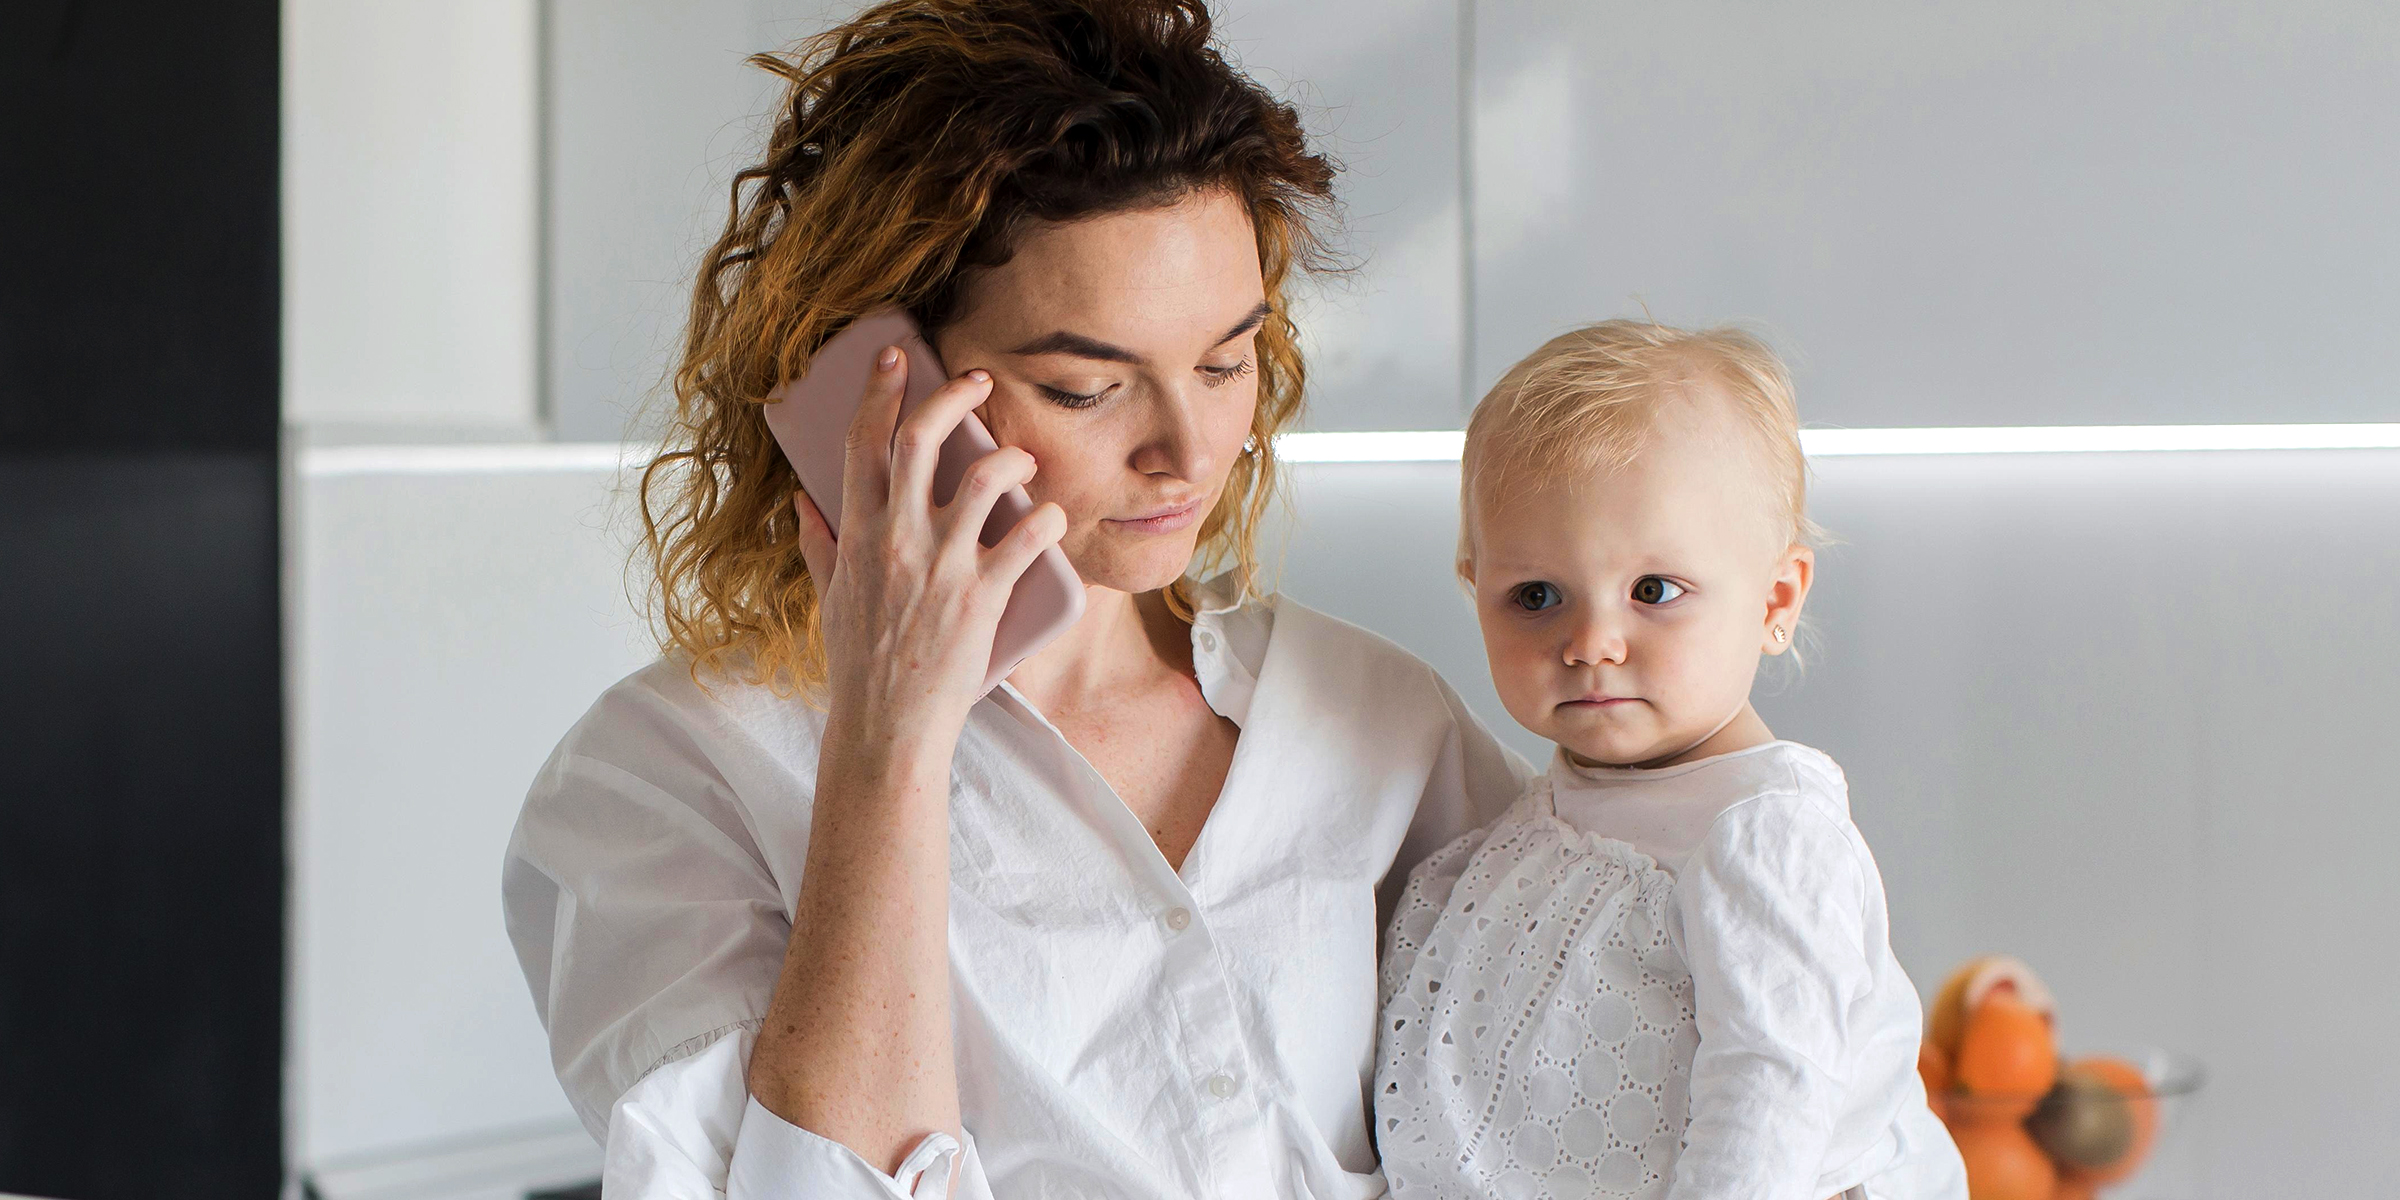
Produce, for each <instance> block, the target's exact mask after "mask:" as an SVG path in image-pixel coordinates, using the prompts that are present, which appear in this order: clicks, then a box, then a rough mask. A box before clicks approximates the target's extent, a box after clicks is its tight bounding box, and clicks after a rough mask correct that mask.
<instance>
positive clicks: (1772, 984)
mask: <svg viewBox="0 0 2400 1200" xmlns="http://www.w3.org/2000/svg"><path fill="white" fill-rule="evenodd" d="M1867 878H1868V876H1867V873H1866V872H1865V871H1864V870H1863V869H1862V867H1861V864H1860V863H1859V861H1858V850H1857V848H1856V847H1855V846H1854V845H1853V843H1852V841H1851V839H1850V838H1848V837H1847V836H1845V830H1844V826H1843V825H1842V824H1841V823H1840V822H1838V821H1837V820H1836V819H1835V818H1834V817H1833V816H1831V815H1830V814H1828V813H1826V812H1824V811H1823V810H1822V809H1820V808H1819V807H1817V806H1816V805H1814V804H1813V803H1811V802H1810V801H1809V800H1807V799H1806V798H1805V797H1800V796H1790V795H1772V796H1762V797H1758V798H1756V799H1752V800H1749V801H1745V802H1743V803H1742V804H1739V805H1736V806H1734V807H1733V808H1731V809H1728V810H1727V811H1726V812H1725V813H1724V814H1723V815H1721V816H1719V817H1718V818H1717V820H1716V822H1715V824H1714V825H1713V826H1712V827H1711V828H1710V830H1709V833H1708V836H1707V837H1706V838H1705V839H1704V840H1703V841H1702V843H1701V845H1700V846H1699V847H1698V848H1697V849H1696V850H1694V851H1693V853H1692V855H1691V856H1690V858H1688V859H1687V860H1686V861H1685V865H1684V868H1683V870H1682V872H1681V873H1680V874H1679V875H1678V877H1677V880H1676V887H1675V901H1674V907H1675V920H1676V922H1677V926H1678V929H1677V933H1678V935H1679V938H1680V940H1681V943H1682V947H1683V954H1684V960H1685V963H1686V965H1687V966H1688V967H1689V968H1690V970H1691V976H1692V1006H1693V1009H1694V1015H1695V1018H1696V1024H1697V1026H1698V1029H1699V1034H1700V1042H1699V1046H1698V1048H1697V1049H1696V1050H1695V1051H1694V1052H1693V1056H1692V1078H1691V1093H1690V1095H1691V1123H1690V1125H1689V1126H1688V1127H1687V1129H1686V1131H1685V1134H1684V1149H1683V1154H1682V1156H1681V1157H1680V1158H1678V1159H1677V1160H1676V1165H1675V1184H1674V1187H1673V1189H1672V1190H1671V1191H1669V1192H1668V1197H1669V1200H1822V1198H1821V1196H1820V1195H1819V1194H1818V1193H1819V1191H1820V1188H1819V1179H1818V1175H1819V1172H1820V1171H1822V1170H1823V1169H1824V1167H1825V1165H1826V1164H1825V1156H1826V1154H1827V1150H1828V1147H1829V1146H1830V1144H1831V1142H1832V1140H1833V1136H1834V1131H1835V1126H1836V1122H1837V1121H1838V1120H1839V1119H1840V1114H1841V1111H1842V1108H1843V1102H1844V1099H1845V1097H1846V1095H1847V1093H1848V1090H1849V1086H1850V1083H1851V1080H1850V1075H1851V1073H1852V1072H1851V1066H1850V1062H1851V1057H1852V1056H1851V1055H1850V1053H1849V1049H1850V1033H1851V1031H1850V1029H1849V1016H1850V1012H1851V1009H1852V1006H1853V1004H1854V1002H1855V1001H1856V1000H1857V999H1858V998H1859V997H1861V996H1863V995H1865V994H1866V993H1867V992H1868V991H1869V990H1870V989H1871V988H1872V987H1873V984H1874V979H1873V968H1872V966H1871V964H1870V960H1869V958H1868V955H1867V948H1866V927H1867V915H1866V909H1867V905H1866V895H1865V890H1864V889H1865V888H1866V886H1867ZM1852 1182H1856V1181H1852Z"/></svg>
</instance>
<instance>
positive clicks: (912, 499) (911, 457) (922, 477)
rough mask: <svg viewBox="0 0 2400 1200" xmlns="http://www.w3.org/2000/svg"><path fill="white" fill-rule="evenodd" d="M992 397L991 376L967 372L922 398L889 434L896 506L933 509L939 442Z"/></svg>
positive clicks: (939, 460) (939, 451) (892, 488)
mask: <svg viewBox="0 0 2400 1200" xmlns="http://www.w3.org/2000/svg"><path fill="white" fill-rule="evenodd" d="M991 394H992V377H991V375H989V374H988V373H986V372H983V371H969V372H967V373H966V374H964V375H961V376H959V377H958V378H956V379H953V380H951V381H950V382H948V383H945V384H943V385H942V386H941V387H939V388H937V389H935V390H934V393H933V394H932V395H930V396H927V397H925V399H924V400H922V401H920V402H919V403H918V404H917V407H916V408H915V409H914V410H913V411H911V412H910V413H909V414H908V416H907V417H905V418H903V419H902V420H901V422H900V428H899V430H898V431H897V432H895V433H894V434H893V435H892V479H891V497H892V501H893V502H894V503H895V504H898V505H901V506H904V507H910V508H914V509H916V510H918V511H927V510H930V509H931V508H932V507H933V473H934V468H935V467H936V466H938V465H940V463H941V458H942V443H943V442H946V441H948V440H950V431H951V430H954V429H956V428H958V423H959V422H960V421H963V420H966V419H967V414H968V413H971V412H973V411H975V406H976V405H978V404H981V403H983V402H984V401H985V400H986V399H988V398H990V396H991Z"/></svg>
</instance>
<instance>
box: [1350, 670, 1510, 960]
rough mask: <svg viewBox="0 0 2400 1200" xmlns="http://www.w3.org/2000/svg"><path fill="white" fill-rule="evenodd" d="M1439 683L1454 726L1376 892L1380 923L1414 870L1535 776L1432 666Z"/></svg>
mask: <svg viewBox="0 0 2400 1200" xmlns="http://www.w3.org/2000/svg"><path fill="white" fill-rule="evenodd" d="M1425 672H1426V674H1428V675H1430V676H1432V678H1433V686H1434V688H1435V690H1436V691H1437V692H1438V693H1439V695H1440V697H1441V701H1442V703H1443V704H1444V705H1445V706H1446V707H1447V708H1448V710H1449V717H1450V727H1449V731H1448V733H1447V734H1446V736H1445V738H1444V740H1443V744H1442V748H1441V751H1440V753H1439V754H1438V755H1437V756H1436V757H1435V759H1434V763H1433V769H1432V770H1430V771H1428V772H1426V773H1425V792H1424V794H1423V795H1422V796H1421V797H1419V798H1418V800H1417V813H1416V816H1415V817H1414V818H1413V819H1412V820H1411V821H1410V822H1409V826H1408V834H1407V836H1406V837H1404V838H1403V839H1402V840H1401V842H1400V852H1399V854H1398V855H1396V856H1395V857H1394V858H1393V860H1392V867H1391V871H1390V873H1388V874H1386V875H1385V876H1384V879H1383V884H1382V886H1381V887H1380V888H1378V889H1377V892H1376V900H1377V907H1376V912H1377V916H1378V923H1379V925H1389V924H1390V923H1391V919H1392V914H1393V913H1394V912H1395V911H1396V910H1397V908H1398V905H1399V900H1400V892H1401V889H1402V888H1403V887H1404V886H1406V884H1407V881H1408V875H1409V872H1410V870H1411V869H1413V868H1414V867H1416V865H1417V864H1418V863H1421V862H1423V861H1425V859H1426V858H1427V857H1429V856H1430V855H1432V854H1433V852H1434V851H1436V850H1440V849H1442V848H1443V847H1446V846H1448V845H1450V844H1451V843H1452V842H1455V841H1457V840H1458V839H1459V838H1460V837H1461V836H1462V835H1464V834H1466V833H1467V832H1468V831H1470V830H1475V829H1481V828H1483V827H1484V826H1486V825H1489V824H1491V823H1492V822H1493V821H1496V820H1498V819H1499V818H1500V814H1502V813H1504V812H1507V811H1508V806H1509V805H1511V804H1514V803H1515V802H1516V800H1517V797H1518V796H1520V795H1522V794H1523V793H1524V791H1525V785H1526V783H1527V782H1528V781H1530V780H1531V779H1532V778H1533V776H1534V768H1533V766H1532V764H1530V763H1527V762H1526V761H1525V758H1524V756H1523V755H1520V754H1518V753H1517V752H1516V751H1514V750H1511V749H1509V748H1508V747H1506V746H1504V745H1501V744H1500V739H1498V738H1496V737H1493V736H1492V731H1491V730H1490V729H1489V728H1487V727H1485V725H1484V723H1483V721H1482V719H1481V718H1478V717H1477V716H1476V715H1475V713H1474V711H1473V710H1471V709H1469V708H1468V707H1467V705H1466V702H1465V701H1463V700H1461V699H1459V698H1458V693H1457V692H1456V691H1453V690H1452V689H1451V687H1450V684H1449V681H1447V680H1445V679H1443V678H1442V677H1441V675H1440V674H1439V673H1438V672H1436V671H1434V669H1433V668H1431V667H1426V668H1425Z"/></svg>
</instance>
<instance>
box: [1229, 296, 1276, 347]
mask: <svg viewBox="0 0 2400 1200" xmlns="http://www.w3.org/2000/svg"><path fill="white" fill-rule="evenodd" d="M1274 311H1275V306H1274V305H1272V304H1270V303H1268V302H1267V301H1264V300H1261V301H1259V302H1258V307H1257V308H1254V309H1251V310H1250V312H1249V313H1248V315H1246V316H1244V317H1243V318H1242V319H1241V320H1239V321H1237V322H1235V323H1234V326H1233V328H1231V329H1228V330H1226V331H1225V336H1224V337H1221V338H1218V339H1217V341H1216V344H1217V345H1219V346H1222V345H1224V344H1225V343H1227V342H1230V341H1232V340H1233V339H1235V338H1237V337H1240V336H1242V335H1243V334H1245V333H1248V332H1250V331H1251V330H1253V329H1256V328H1258V327H1259V325H1260V324H1261V323H1262V322H1264V321H1265V320H1266V319H1267V314H1269V313H1271V312H1274Z"/></svg>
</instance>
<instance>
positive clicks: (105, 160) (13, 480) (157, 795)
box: [0, 0, 285, 1200]
mask: <svg viewBox="0 0 2400 1200" xmlns="http://www.w3.org/2000/svg"><path fill="white" fill-rule="evenodd" d="M276 22H277V5H276V4H275V3H274V2H273V0H214V2H211V3H205V4H193V3H189V2H188V0H178V2H175V3H165V2H161V0H122V2H105V0H86V2H82V3H75V2H70V0H9V2H7V3H0V630H5V631H7V634H8V639H9V640H8V645H7V648H6V649H5V650H0V751H4V752H5V754H4V757H0V763H4V764H5V766H4V768H0V1192H23V1193H30V1194H34V1195H41V1196H56V1197H62V1198H65V1200H116V1198H119V1197H126V1198H131V1197H144V1198H148V1197H160V1196H175V1197H227V1198H231V1197H251V1198H256V1200H265V1198H267V1197H271V1196H274V1195H275V1194H276V1192H277V1191H278V1189H279V1187H280V1184H281V1181H282V1175H283V1165H282V1154H283V1149H282V1138H281V1124H282V1116H281V1112H282V1093H281V1073H282V1062H281V1059H282V1045H283V957H284V947H283V928H284V915H283V914H284V887H285V884H284V829H283V766H282V761H283V733H282V695H281V677H282V656H281V647H280V644H279V641H280V634H279V622H280V606H279V603H278V583H277V580H278V565H277V553H278V547H277V540H278V533H277V507H278V502H277V495H276V486H277V485H276V448H275V447H276V429H277V417H278V407H279V404H278V379H277V372H278V349H277V336H278V321H277V295H276V286H277V270H278V268H277V253H276V237H277V215H276V190H277V188H276V113H275V104H276V59H277V49H276Z"/></svg>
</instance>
